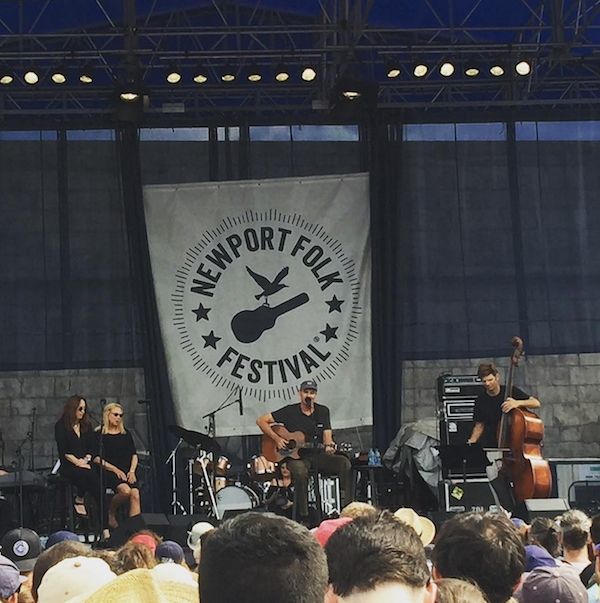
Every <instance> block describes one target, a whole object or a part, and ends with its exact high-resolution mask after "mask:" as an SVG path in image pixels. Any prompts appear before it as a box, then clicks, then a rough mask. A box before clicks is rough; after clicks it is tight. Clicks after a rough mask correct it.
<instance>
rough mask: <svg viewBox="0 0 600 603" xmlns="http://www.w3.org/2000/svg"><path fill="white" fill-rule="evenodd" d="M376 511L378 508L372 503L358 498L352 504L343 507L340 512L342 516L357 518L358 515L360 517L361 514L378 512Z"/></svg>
mask: <svg viewBox="0 0 600 603" xmlns="http://www.w3.org/2000/svg"><path fill="white" fill-rule="evenodd" d="M376 512H377V508H376V507H374V506H373V505H370V504H369V503H366V502H360V501H358V500H355V501H354V502H351V503H350V504H348V505H346V506H345V507H344V508H343V509H342V512H341V513H340V517H351V518H352V519H356V518H357V517H360V516H361V515H365V514H366V513H376Z"/></svg>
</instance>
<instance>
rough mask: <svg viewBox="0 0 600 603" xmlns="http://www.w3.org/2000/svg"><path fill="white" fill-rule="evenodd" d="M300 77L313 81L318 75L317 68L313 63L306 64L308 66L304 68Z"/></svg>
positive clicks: (306, 80)
mask: <svg viewBox="0 0 600 603" xmlns="http://www.w3.org/2000/svg"><path fill="white" fill-rule="evenodd" d="M300 77H301V78H302V79H303V80H304V81H305V82H312V81H313V80H314V79H315V78H316V77H317V70H316V68H315V67H313V66H312V65H306V67H303V68H302V71H301V74H300Z"/></svg>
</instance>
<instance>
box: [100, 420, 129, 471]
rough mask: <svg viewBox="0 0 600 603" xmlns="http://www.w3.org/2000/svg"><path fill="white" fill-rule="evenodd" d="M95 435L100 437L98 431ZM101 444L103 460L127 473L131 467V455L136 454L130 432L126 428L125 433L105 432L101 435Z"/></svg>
mask: <svg viewBox="0 0 600 603" xmlns="http://www.w3.org/2000/svg"><path fill="white" fill-rule="evenodd" d="M96 437H98V438H99V437H100V435H99V433H97V434H96ZM102 445H103V448H104V450H103V451H102V452H103V456H104V460H106V461H108V462H109V463H110V464H111V465H114V466H115V467H118V468H119V469H120V470H121V471H123V473H127V472H128V471H129V469H130V467H131V457H133V455H134V454H136V452H135V445H134V444H133V438H132V437H131V434H130V433H129V432H128V431H127V430H126V431H125V433H115V434H112V433H105V434H104V435H103V436H102ZM98 449H99V446H98Z"/></svg>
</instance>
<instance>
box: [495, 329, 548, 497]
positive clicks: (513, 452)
mask: <svg viewBox="0 0 600 603" xmlns="http://www.w3.org/2000/svg"><path fill="white" fill-rule="evenodd" d="M511 343H512V345H513V347H514V350H513V352H512V354H511V356H510V369H509V373H508V379H507V381H506V395H505V401H506V398H510V397H512V389H513V382H514V374H515V368H516V367H517V366H518V365H519V359H520V357H521V354H522V353H523V340H522V339H521V338H520V337H513V338H512V341H511ZM543 437H544V423H543V422H542V420H541V419H540V418H539V417H538V416H537V415H536V414H535V413H533V412H531V411H529V410H527V409H525V408H514V409H513V410H511V411H510V412H508V413H503V414H502V419H501V420H500V425H499V427H498V448H504V449H508V450H510V452H506V453H505V454H504V458H503V471H504V472H505V473H506V474H507V476H508V478H509V480H510V481H511V482H512V483H513V487H514V495H515V498H516V499H517V501H523V500H525V499H527V498H548V497H549V496H550V491H551V489H552V475H551V473H550V465H549V464H548V461H546V460H545V459H544V458H543V457H542V450H541V446H540V444H541V441H542V439H543Z"/></svg>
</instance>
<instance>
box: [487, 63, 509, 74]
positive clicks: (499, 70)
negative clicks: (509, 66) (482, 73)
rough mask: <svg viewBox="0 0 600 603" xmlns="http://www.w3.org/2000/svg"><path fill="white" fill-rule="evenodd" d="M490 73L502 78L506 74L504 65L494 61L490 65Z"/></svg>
mask: <svg viewBox="0 0 600 603" xmlns="http://www.w3.org/2000/svg"><path fill="white" fill-rule="evenodd" d="M490 73H491V74H492V75H493V76H494V77H502V76H503V75H504V74H505V73H506V68H505V67H504V63H503V62H502V61H499V60H494V61H492V62H491V63H490Z"/></svg>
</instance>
